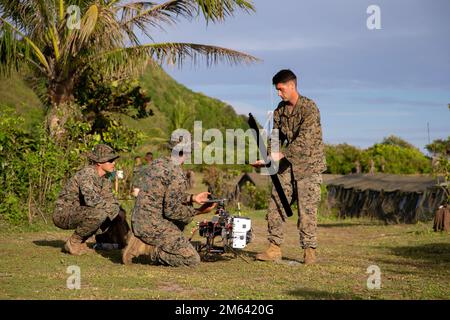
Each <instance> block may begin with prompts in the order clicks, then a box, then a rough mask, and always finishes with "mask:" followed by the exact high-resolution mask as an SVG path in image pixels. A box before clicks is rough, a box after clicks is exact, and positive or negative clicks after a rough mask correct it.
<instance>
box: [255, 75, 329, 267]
mask: <svg viewBox="0 0 450 320" xmlns="http://www.w3.org/2000/svg"><path fill="white" fill-rule="evenodd" d="M272 83H273V85H274V86H275V89H276V90H277V92H278V95H279V96H280V98H281V99H282V101H281V102H280V103H279V104H278V107H277V108H276V109H275V111H274V113H273V121H274V125H273V129H278V130H279V138H280V145H283V143H286V148H285V150H284V151H283V153H281V152H279V153H275V152H272V153H271V154H270V157H271V159H272V160H274V161H280V167H279V172H278V174H279V178H280V182H281V184H282V186H283V189H284V191H285V193H286V196H287V197H288V199H289V198H291V200H292V201H295V200H297V202H298V215H299V220H298V223H297V226H298V229H299V232H300V246H301V247H302V248H303V249H304V256H303V258H304V263H305V264H313V263H315V262H316V252H315V250H316V248H317V210H318V206H319V203H320V185H321V183H322V172H324V171H325V170H326V163H325V156H324V144H323V141H322V128H321V124H320V113H319V109H318V108H317V106H316V104H315V103H314V101H312V100H311V99H308V98H306V97H304V96H301V95H300V94H299V93H298V91H297V77H296V76H295V74H294V73H293V72H292V71H291V70H281V71H280V72H278V73H277V74H276V75H275V76H274V77H273V79H272ZM252 165H253V166H254V167H262V166H263V165H264V161H263V160H258V161H257V162H255V163H253V164H252ZM282 207H283V206H282V205H281V201H280V200H279V197H278V194H277V193H276V192H275V188H274V187H272V195H271V199H270V203H269V208H268V212H267V217H266V219H267V222H268V233H269V236H268V240H269V242H270V245H269V248H268V249H267V250H265V251H264V252H262V253H259V254H257V255H256V259H257V260H261V261H273V260H279V259H281V258H282V253H281V245H282V243H283V241H284V236H283V220H282V218H281V215H284V216H286V214H285V212H284V210H282V209H281V208H282Z"/></svg>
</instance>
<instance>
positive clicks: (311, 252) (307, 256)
mask: <svg viewBox="0 0 450 320" xmlns="http://www.w3.org/2000/svg"><path fill="white" fill-rule="evenodd" d="M303 261H304V264H315V263H316V249H315V248H306V249H305V253H304V255H303Z"/></svg>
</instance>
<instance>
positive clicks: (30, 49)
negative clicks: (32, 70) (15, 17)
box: [0, 17, 50, 72]
mask: <svg viewBox="0 0 450 320" xmlns="http://www.w3.org/2000/svg"><path fill="white" fill-rule="evenodd" d="M0 23H1V24H0V33H1V38H0V41H1V47H2V49H1V55H2V57H1V58H2V65H4V67H5V68H6V69H5V70H12V67H13V66H14V67H15V68H16V69H17V68H18V65H19V63H20V60H21V59H26V60H29V61H33V60H32V58H31V53H33V55H34V56H35V57H36V58H37V59H38V60H37V61H38V62H39V63H38V62H36V61H35V65H36V66H39V65H40V67H41V68H42V69H41V71H47V72H48V71H49V70H50V66H49V64H48V61H47V59H46V57H45V55H44V54H43V53H42V51H41V50H40V49H39V47H38V46H37V45H36V44H35V43H34V42H33V41H32V40H31V39H30V38H28V37H26V36H25V35H24V34H23V33H22V32H20V31H19V30H18V29H17V28H16V27H15V26H13V25H12V24H11V23H9V22H8V21H6V20H5V19H3V18H1V17H0Z"/></svg>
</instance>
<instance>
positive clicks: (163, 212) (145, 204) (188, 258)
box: [131, 157, 200, 266]
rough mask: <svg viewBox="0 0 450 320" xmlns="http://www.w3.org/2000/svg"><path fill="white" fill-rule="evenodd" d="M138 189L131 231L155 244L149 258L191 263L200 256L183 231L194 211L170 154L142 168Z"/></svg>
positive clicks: (175, 263)
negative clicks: (141, 182) (142, 175)
mask: <svg viewBox="0 0 450 320" xmlns="http://www.w3.org/2000/svg"><path fill="white" fill-rule="evenodd" d="M141 187H142V189H141V191H140V192H139V195H138V197H137V199H136V204H135V207H134V210H133V213H132V216H131V226H132V230H133V233H134V235H135V236H136V237H137V238H139V239H141V240H142V241H143V242H145V243H147V244H149V245H152V246H154V247H155V250H153V252H152V254H151V256H150V259H151V260H152V262H154V263H160V264H164V265H169V266H194V265H197V264H198V263H199V262H200V256H199V254H198V253H197V251H196V250H195V248H194V247H193V246H192V245H191V243H190V242H189V241H188V239H186V237H185V236H184V235H183V230H184V227H185V226H186V225H187V224H189V223H190V222H191V221H192V218H193V217H194V215H195V214H196V212H195V210H194V208H193V207H192V203H191V201H190V199H191V195H190V194H188V193H186V190H187V189H188V188H187V180H186V176H185V175H184V173H183V171H182V169H181V166H179V165H175V164H173V163H172V161H171V159H170V157H163V158H160V159H157V160H154V161H153V162H152V164H151V166H146V168H145V169H144V177H143V184H142V185H141Z"/></svg>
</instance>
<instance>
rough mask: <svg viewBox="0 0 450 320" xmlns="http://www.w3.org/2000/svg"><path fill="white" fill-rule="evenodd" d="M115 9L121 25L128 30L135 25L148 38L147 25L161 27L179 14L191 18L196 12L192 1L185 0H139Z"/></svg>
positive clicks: (172, 21) (173, 21)
mask: <svg viewBox="0 0 450 320" xmlns="http://www.w3.org/2000/svg"><path fill="white" fill-rule="evenodd" d="M117 9H118V12H120V13H121V19H120V21H121V22H120V24H121V26H122V27H124V28H126V29H129V30H133V28H134V27H137V28H138V29H139V30H140V31H141V32H142V33H144V34H145V35H146V36H147V37H149V38H150V39H151V38H152V37H151V35H150V33H149V30H148V27H149V26H150V27H156V28H161V29H162V28H163V27H162V25H163V24H169V25H170V24H173V23H175V22H176V21H177V18H178V17H179V16H181V17H184V18H192V17H193V16H194V15H195V14H196V8H195V6H194V5H193V3H192V2H191V1H186V0H171V1H167V2H164V3H161V4H155V3H154V2H149V1H139V2H133V3H126V4H123V5H121V6H119V7H118V8H117Z"/></svg>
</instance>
